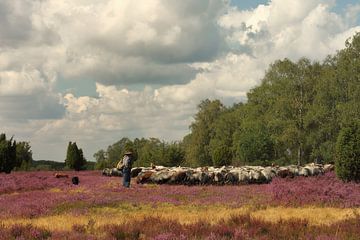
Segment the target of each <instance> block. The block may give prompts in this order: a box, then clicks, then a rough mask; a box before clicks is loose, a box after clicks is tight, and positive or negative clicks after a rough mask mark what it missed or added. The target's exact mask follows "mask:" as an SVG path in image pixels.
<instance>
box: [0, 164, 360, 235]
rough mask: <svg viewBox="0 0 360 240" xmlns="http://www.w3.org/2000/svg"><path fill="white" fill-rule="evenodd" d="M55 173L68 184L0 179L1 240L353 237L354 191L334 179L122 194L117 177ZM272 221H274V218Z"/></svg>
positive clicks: (135, 189) (35, 177)
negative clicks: (300, 215)
mask: <svg viewBox="0 0 360 240" xmlns="http://www.w3.org/2000/svg"><path fill="white" fill-rule="evenodd" d="M62 173H64V174H67V175H69V178H55V177H54V174H53V173H52V172H29V173H25V172H15V173H12V174H9V175H6V174H0V239H357V238H356V236H360V233H359V229H360V226H359V224H360V223H359V212H360V211H359V209H357V208H359V207H360V185H357V184H354V183H343V182H341V181H339V180H337V179H336V177H335V175H334V173H327V174H325V175H322V176H317V177H308V178H305V177H297V178H294V179H290V178H289V179H288V178H285V179H282V178H275V179H273V181H272V182H271V183H270V184H262V185H256V184H255V185H237V186H236V185H225V186H214V185H212V186H199V185H198V186H184V185H152V184H149V185H147V184H144V185H142V184H139V185H137V184H136V183H135V182H133V183H132V185H131V188H130V189H125V188H122V187H121V180H122V179H121V178H119V177H105V176H102V175H101V172H99V171H87V172H72V171H69V172H62ZM73 176H78V177H79V179H80V183H79V185H73V184H72V183H71V177H73ZM309 206H313V207H314V208H313V209H312V208H309ZM286 207H288V208H286ZM293 207H295V208H293ZM296 210H299V211H298V212H299V213H303V212H306V213H311V214H312V213H316V214H321V215H322V216H318V215H317V216H313V218H306V217H305V218H302V219H300V218H297V217H296V215H295V217H294V215H292V214H293V213H294V212H295V213H296ZM300 210H303V212H301V211H300ZM323 210H324V213H323V214H322V213H321V211H323ZM277 211H279V213H277ZM352 211H353V212H352ZM280 212H281V214H280ZM289 212H291V214H290V213H289ZM342 212H344V214H342ZM339 213H341V214H339ZM274 214H275V215H277V216H274V217H273V215H274ZM270 215H271V216H270ZM340 215H341V216H340ZM209 216H211V217H209ZM262 216H267V218H266V217H262ZM278 216H283V217H278ZM284 216H285V217H284ZM287 216H289V217H287ZM326 216H336V218H334V219H329V221H328V222H326V223H325V222H319V221H318V219H325V218H326ZM281 219H283V220H281ZM284 219H287V220H286V221H285V220H284ZM279 221H280V222H279ZM123 223H127V224H126V225H124V224H123ZM1 237H2V238H1Z"/></svg>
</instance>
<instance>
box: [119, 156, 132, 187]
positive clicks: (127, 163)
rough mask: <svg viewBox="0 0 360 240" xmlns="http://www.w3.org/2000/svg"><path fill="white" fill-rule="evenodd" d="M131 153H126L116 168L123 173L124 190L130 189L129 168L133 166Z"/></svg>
mask: <svg viewBox="0 0 360 240" xmlns="http://www.w3.org/2000/svg"><path fill="white" fill-rule="evenodd" d="M133 161H134V159H133V153H132V151H126V152H125V153H124V157H123V158H122V159H121V160H120V161H119V163H118V164H117V166H116V168H117V169H118V170H120V171H122V173H123V186H124V187H126V188H129V187H130V180H131V167H132V164H133Z"/></svg>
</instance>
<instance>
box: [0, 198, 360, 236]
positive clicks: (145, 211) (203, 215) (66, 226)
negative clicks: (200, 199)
mask: <svg viewBox="0 0 360 240" xmlns="http://www.w3.org/2000/svg"><path fill="white" fill-rule="evenodd" d="M357 214H358V215H359V214H360V208H357V209H353V208H349V209H342V208H321V207H304V208H291V207H263V209H258V210H255V209H254V208H253V207H252V206H244V207H239V208H231V207H229V206H223V205H209V206H195V205H180V206H176V205H172V204H159V205H156V206H154V205H150V204H134V205H133V204H119V205H117V206H111V207H108V206H103V207H93V208H90V209H87V212H86V213H83V214H74V213H67V212H63V213H60V214H56V215H50V216H40V217H37V218H33V219H25V218H7V219H3V220H2V221H1V222H2V223H3V224H4V225H5V226H11V225H15V224H22V225H27V224H31V225H33V226H36V227H41V228H46V229H49V230H51V231H55V230H56V231H70V230H71V229H72V227H73V226H74V225H87V224H88V223H89V221H94V222H95V224H94V227H95V228H99V227H102V226H105V225H109V224H124V223H126V222H129V221H139V220H141V219H144V218H146V217H153V218H159V219H163V220H166V221H169V220H172V221H177V222H179V223H180V224H194V223H196V222H207V223H209V224H213V225H214V224H217V223H219V222H221V221H227V220H229V219H230V218H231V217H234V216H246V215H250V217H252V218H254V219H259V220H263V221H265V222H271V223H277V222H279V221H283V220H285V221H287V220H296V219H299V220H305V221H307V222H308V223H309V224H310V225H317V226H320V225H331V224H335V223H337V222H340V221H344V220H347V219H351V218H355V217H356V215H357Z"/></svg>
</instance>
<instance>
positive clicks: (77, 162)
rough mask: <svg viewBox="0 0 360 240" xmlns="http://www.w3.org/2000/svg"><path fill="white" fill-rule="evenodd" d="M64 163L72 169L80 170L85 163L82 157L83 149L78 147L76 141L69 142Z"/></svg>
mask: <svg viewBox="0 0 360 240" xmlns="http://www.w3.org/2000/svg"><path fill="white" fill-rule="evenodd" d="M65 164H66V166H67V167H69V168H70V169H74V170H76V171H80V170H81V169H83V168H84V166H85V165H86V159H85V158H84V154H83V151H82V149H81V148H80V149H79V148H78V146H77V145H76V142H74V143H72V142H69V145H68V148H67V152H66V159H65Z"/></svg>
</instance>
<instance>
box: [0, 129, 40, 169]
mask: <svg viewBox="0 0 360 240" xmlns="http://www.w3.org/2000/svg"><path fill="white" fill-rule="evenodd" d="M30 148H31V147H30V145H29V143H28V142H18V143H17V142H16V141H15V140H14V139H13V138H10V139H7V138H6V135H5V134H4V133H2V134H0V172H5V173H10V172H11V171H12V170H13V169H16V170H28V169H29V168H30V166H31V163H32V161H33V159H32V151H31V149H30Z"/></svg>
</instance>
